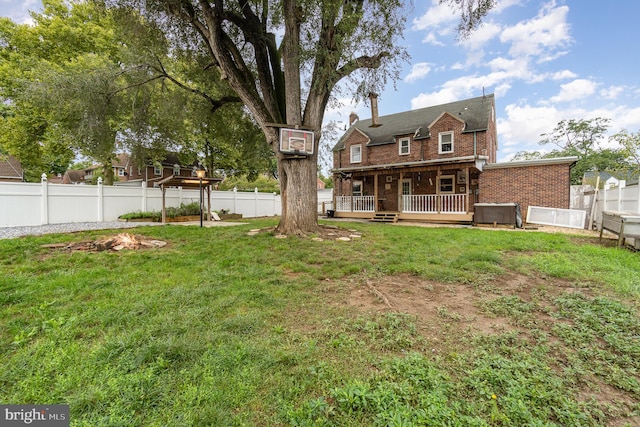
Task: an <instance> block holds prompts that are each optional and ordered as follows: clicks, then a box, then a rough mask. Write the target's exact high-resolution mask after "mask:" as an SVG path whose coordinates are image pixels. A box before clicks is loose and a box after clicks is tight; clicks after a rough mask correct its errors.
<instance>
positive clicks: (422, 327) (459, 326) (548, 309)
mask: <svg viewBox="0 0 640 427" xmlns="http://www.w3.org/2000/svg"><path fill="white" fill-rule="evenodd" d="M574 293H579V294H581V295H582V296H584V297H585V298H594V297H597V296H598V295H596V294H597V293H598V292H597V291H596V290H595V289H593V288H590V287H580V286H579V284H576V283H573V282H569V281H564V280H557V279H553V280H548V279H545V278H543V277H537V276H536V277H530V276H526V275H523V274H518V273H508V274H505V275H501V276H498V277H496V278H495V279H494V280H492V281H490V282H489V283H485V284H482V285H477V284H462V283H440V282H435V281H430V280H425V279H423V278H420V277H417V276H413V275H411V274H398V275H394V276H383V277H380V278H377V279H375V280H372V279H369V280H367V281H365V282H359V283H352V284H350V285H349V288H348V290H347V293H346V295H347V301H346V303H347V304H348V305H350V306H352V307H355V308H357V309H358V310H360V311H362V312H366V313H368V314H381V313H385V312H399V313H407V314H410V315H412V316H413V317H414V318H415V324H416V328H417V330H418V331H419V333H420V334H421V335H422V336H423V338H424V339H425V340H426V342H427V346H428V348H429V349H431V350H430V351H431V352H433V353H434V354H442V355H447V354H449V353H450V352H460V351H464V347H465V344H464V343H465V342H467V340H466V338H468V337H472V336H478V335H494V334H499V333H504V332H511V331H515V332H517V333H518V336H519V337H520V338H522V339H524V340H527V341H529V342H532V343H535V342H537V340H538V339H540V336H541V335H544V337H545V338H544V339H545V340H546V343H547V345H549V347H550V348H551V352H552V354H553V355H554V357H555V359H553V358H552V359H551V363H552V366H551V368H552V369H553V370H555V371H556V372H557V374H558V375H563V372H564V369H565V368H566V366H567V364H568V363H570V362H569V361H568V360H567V355H566V351H571V350H569V349H568V348H567V347H566V345H565V343H564V342H563V341H562V339H560V338H559V337H557V336H555V334H554V332H553V331H554V328H557V327H558V326H561V325H563V324H564V325H565V327H572V325H573V324H572V321H571V320H569V319H566V318H558V317H557V316H555V317H554V314H555V313H557V312H558V311H559V308H558V307H557V306H556V305H555V303H554V301H555V300H556V298H557V297H559V296H561V295H567V294H568V295H571V294H574ZM509 303H510V304H513V305H511V306H510V305H509ZM501 304H502V305H501ZM492 307H497V309H493V308H492ZM500 310H504V312H500ZM518 310H522V312H521V313H520V312H519V311H518ZM496 313H498V314H496ZM602 344H603V343H599V345H602ZM580 395H581V397H582V398H583V399H584V401H596V402H598V406H599V407H601V408H603V409H605V408H606V412H607V413H608V414H609V416H610V418H609V421H610V422H609V423H608V424H607V425H611V426H617V425H624V423H622V424H619V423H618V421H621V420H624V421H626V422H631V423H634V422H637V421H638V419H637V417H634V414H633V408H634V407H635V406H634V405H635V403H634V402H635V401H634V399H633V397H632V395H631V394H628V393H626V392H623V391H621V390H619V389H616V388H614V387H612V386H609V385H607V384H606V383H605V382H604V381H602V379H600V378H593V379H590V380H589V381H585V383H584V384H583V386H582V391H581V392H580ZM632 425H640V424H632Z"/></svg>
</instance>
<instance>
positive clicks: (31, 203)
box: [0, 179, 282, 227]
mask: <svg viewBox="0 0 640 427" xmlns="http://www.w3.org/2000/svg"><path fill="white" fill-rule="evenodd" d="M199 200H200V196H199V190H198V189H193V190H185V189H182V188H169V189H167V190H166V192H165V205H166V206H167V207H170V206H180V204H189V203H193V202H195V203H198V201H199ZM205 206H206V193H205ZM211 209H212V210H221V209H225V210H228V211H229V212H231V213H239V214H242V215H243V216H244V217H246V218H252V217H257V216H274V215H280V214H281V212H282V210H281V209H282V208H281V197H280V196H278V195H276V194H274V193H259V192H257V191H255V192H250V193H249V192H248V193H242V192H237V191H211ZM161 210H162V191H161V190H160V189H159V188H146V187H125V186H122V187H112V186H103V185H102V184H99V185H95V186H94V185H64V184H49V183H48V182H47V181H46V179H43V182H41V183H40V184H36V183H21V182H20V183H14V182H0V227H17V226H29V225H42V224H61V223H68V222H100V221H115V220H117V219H118V217H119V216H120V215H122V214H125V213H129V212H136V211H147V212H148V211H156V212H159V211H161Z"/></svg>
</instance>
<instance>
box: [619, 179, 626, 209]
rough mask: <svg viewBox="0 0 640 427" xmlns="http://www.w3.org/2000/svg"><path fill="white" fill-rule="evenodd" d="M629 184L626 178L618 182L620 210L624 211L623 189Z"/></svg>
mask: <svg viewBox="0 0 640 427" xmlns="http://www.w3.org/2000/svg"><path fill="white" fill-rule="evenodd" d="M626 186H627V181H625V180H624V179H623V180H622V181H620V182H619V183H618V209H616V210H617V211H618V212H622V190H623V189H624V187H626Z"/></svg>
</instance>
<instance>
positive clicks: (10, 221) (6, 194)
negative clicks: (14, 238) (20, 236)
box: [0, 182, 43, 227]
mask: <svg viewBox="0 0 640 427" xmlns="http://www.w3.org/2000/svg"><path fill="white" fill-rule="evenodd" d="M42 216H43V208H42V185H40V184H32V183H24V182H0V227H15V226H20V225H39V224H42Z"/></svg>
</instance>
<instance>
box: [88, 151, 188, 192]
mask: <svg viewBox="0 0 640 427" xmlns="http://www.w3.org/2000/svg"><path fill="white" fill-rule="evenodd" d="M196 166H197V165H196V163H195V162H194V163H192V164H189V165H184V164H181V163H180V159H179V157H178V154H177V153H167V154H166V155H165V157H164V158H163V159H162V160H161V161H158V162H152V161H151V160H149V161H146V162H145V163H144V164H143V165H138V164H136V163H135V162H134V161H133V159H132V158H131V156H129V154H126V153H120V154H118V155H117V156H116V158H115V159H114V160H113V162H112V167H113V175H114V177H115V178H116V179H115V183H114V185H123V186H136V187H140V186H141V185H142V183H143V182H146V183H147V186H149V187H156V186H157V182H159V181H161V180H163V179H165V178H168V177H170V176H195V168H196ZM101 169H102V167H101V166H99V165H95V166H91V167H90V168H88V169H86V170H84V173H85V174H84V177H83V178H82V180H83V181H91V180H92V179H93V178H94V175H95V173H96V171H99V170H101Z"/></svg>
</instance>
